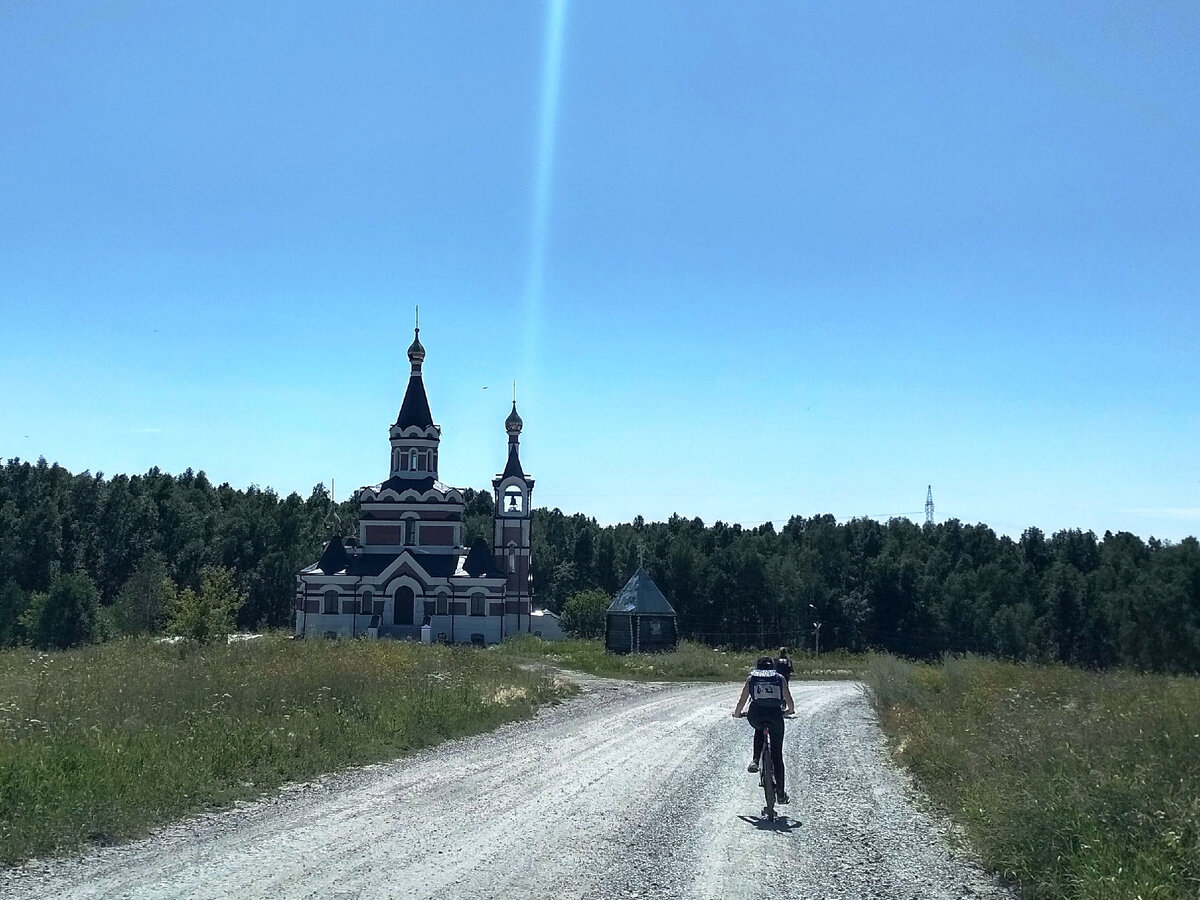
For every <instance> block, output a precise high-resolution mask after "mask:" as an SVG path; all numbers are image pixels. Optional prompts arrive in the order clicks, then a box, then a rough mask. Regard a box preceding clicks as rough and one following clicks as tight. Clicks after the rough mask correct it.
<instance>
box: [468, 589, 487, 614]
mask: <svg viewBox="0 0 1200 900" xmlns="http://www.w3.org/2000/svg"><path fill="white" fill-rule="evenodd" d="M485 613H486V610H485V607H484V599H483V594H479V593H475V594H472V595H471V615H473V616H482V615H484V614H485Z"/></svg>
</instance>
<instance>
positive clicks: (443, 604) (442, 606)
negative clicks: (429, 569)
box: [437, 594, 450, 616]
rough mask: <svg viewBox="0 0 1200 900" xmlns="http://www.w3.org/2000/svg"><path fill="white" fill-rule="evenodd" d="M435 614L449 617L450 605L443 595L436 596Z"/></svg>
mask: <svg viewBox="0 0 1200 900" xmlns="http://www.w3.org/2000/svg"><path fill="white" fill-rule="evenodd" d="M437 614H438V615H439V616H448V615H450V603H449V601H448V600H447V599H446V595H445V594H438V595H437Z"/></svg>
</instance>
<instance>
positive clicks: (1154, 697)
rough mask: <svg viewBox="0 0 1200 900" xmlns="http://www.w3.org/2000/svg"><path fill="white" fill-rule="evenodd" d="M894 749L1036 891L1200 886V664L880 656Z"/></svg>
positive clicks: (874, 677) (873, 667) (1088, 892)
mask: <svg viewBox="0 0 1200 900" xmlns="http://www.w3.org/2000/svg"><path fill="white" fill-rule="evenodd" d="M866 681H867V683H868V685H869V687H870V689H871V692H872V694H873V697H874V700H875V702H876V705H877V707H878V708H879V711H880V714H881V718H882V720H883V723H884V725H885V728H886V729H887V731H888V732H889V734H890V737H891V739H892V741H893V742H894V746H895V748H896V751H897V753H898V755H899V757H900V758H901V759H902V760H903V761H904V762H905V763H907V764H908V765H909V766H911V767H912V769H913V771H914V772H915V774H916V776H917V778H918V780H919V781H920V782H921V784H922V786H923V787H924V788H925V789H926V790H927V791H928V792H929V793H931V794H932V795H933V796H934V797H935V798H936V799H937V800H938V801H939V802H940V803H941V804H943V805H944V806H945V807H946V809H947V810H948V811H949V812H950V813H951V814H952V815H953V816H954V817H955V818H956V819H958V820H959V821H961V822H962V823H964V824H965V826H966V828H967V831H968V834H969V836H970V839H971V842H972V845H973V846H974V848H975V849H976V850H977V851H978V852H979V853H980V854H981V855H982V857H983V859H984V861H985V862H986V863H987V864H988V865H990V866H991V867H993V868H994V869H995V870H997V871H999V872H1000V873H1002V874H1004V875H1005V876H1007V877H1008V878H1010V879H1012V880H1013V881H1015V882H1016V883H1017V884H1019V885H1020V886H1021V889H1022V892H1023V895H1024V896H1025V897H1028V898H1036V900H1041V898H1047V900H1048V898H1056V900H1057V898H1068V900H1084V898H1088V900H1091V898H1095V900H1102V898H1103V900H1114V898H1136V897H1142V898H1146V900H1150V898H1156V900H1159V898H1162V900H1185V898H1187V900H1195V898H1197V897H1200V678H1195V677H1166V676H1150V675H1140V674H1134V673H1129V672H1111V673H1103V674H1097V673H1091V672H1085V671H1080V670H1077V669H1070V668H1065V667H1055V666H1030V665H1017V664H1011V663H1001V662H993V661H986V660H982V659H977V658H948V659H946V660H945V661H944V662H943V663H942V664H941V665H939V666H927V665H917V664H910V663H905V662H901V661H899V660H896V659H894V658H892V657H886V656H878V657H874V658H872V660H871V661H870V663H869V665H868V667H867V673H866Z"/></svg>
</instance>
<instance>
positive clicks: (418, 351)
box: [408, 328, 425, 363]
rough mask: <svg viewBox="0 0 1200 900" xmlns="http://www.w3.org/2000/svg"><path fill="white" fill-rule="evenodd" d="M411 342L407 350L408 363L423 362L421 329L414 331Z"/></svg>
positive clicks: (423, 352) (423, 350) (423, 351)
mask: <svg viewBox="0 0 1200 900" xmlns="http://www.w3.org/2000/svg"><path fill="white" fill-rule="evenodd" d="M414 331H415V333H414V335H413V342H412V344H411V345H410V346H409V348H408V361H409V362H411V363H419V362H424V361H425V348H424V347H422V346H421V329H420V328H417V329H414Z"/></svg>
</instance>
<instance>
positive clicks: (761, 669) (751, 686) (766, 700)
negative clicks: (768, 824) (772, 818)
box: [733, 656, 795, 803]
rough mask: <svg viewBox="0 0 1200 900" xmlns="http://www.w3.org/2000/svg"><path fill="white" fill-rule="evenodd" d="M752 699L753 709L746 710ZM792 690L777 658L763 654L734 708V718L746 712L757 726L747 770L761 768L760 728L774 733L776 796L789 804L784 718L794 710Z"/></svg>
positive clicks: (772, 759) (772, 742)
mask: <svg viewBox="0 0 1200 900" xmlns="http://www.w3.org/2000/svg"><path fill="white" fill-rule="evenodd" d="M747 701H749V703H750V709H749V711H748V712H746V713H744V714H743V712H742V710H743V709H745V707H746V703H747ZM794 709H795V704H794V703H793V702H792V692H791V690H790V689H789V688H788V683H787V679H785V678H784V677H783V676H782V675H780V674H779V673H778V672H777V671H775V660H773V659H771V657H769V656H762V657H759V660H758V662H757V663H756V664H755V666H754V668H753V669H752V670H751V672H750V675H749V677H748V678H747V679H746V683H745V684H744V685H742V693H741V696H739V697H738V702H737V706H736V707H734V710H733V717H734V718H735V719H738V718H741V717H742V715H745V716H746V718H747V719H748V720H749V722H750V725H751V727H752V728H753V729H754V756H753V758H752V759H751V760H750V765H748V766H746V771H747V772H757V771H758V759H759V757H760V756H762V751H763V736H762V732H761V731H760V730H759V729H761V728H763V727H764V726H765V727H766V729H767V730H768V731H769V732H770V733H771V763H772V766H773V768H774V770H775V795H776V798H777V800H778V802H779V803H787V802H788V800H789V797H788V795H787V791H785V790H784V789H783V717H784V715H785V714H787V713H790V712H792V711H793V710H794Z"/></svg>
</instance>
